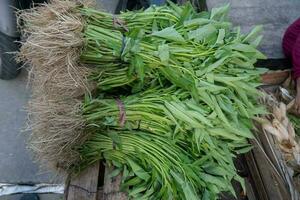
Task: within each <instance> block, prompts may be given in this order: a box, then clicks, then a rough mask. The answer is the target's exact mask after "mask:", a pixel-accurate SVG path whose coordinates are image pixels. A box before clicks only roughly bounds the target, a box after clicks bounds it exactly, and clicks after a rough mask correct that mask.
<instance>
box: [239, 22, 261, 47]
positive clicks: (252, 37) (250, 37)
mask: <svg viewBox="0 0 300 200" xmlns="http://www.w3.org/2000/svg"><path fill="white" fill-rule="evenodd" d="M262 30H263V27H262V25H259V26H255V28H254V29H252V31H251V32H250V33H249V34H248V35H247V36H246V37H245V38H244V39H243V42H247V43H249V44H250V43H251V42H253V41H254V40H256V39H257V37H258V35H259V34H261V32H262Z"/></svg>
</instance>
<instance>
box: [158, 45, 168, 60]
mask: <svg viewBox="0 0 300 200" xmlns="http://www.w3.org/2000/svg"><path fill="white" fill-rule="evenodd" d="M158 57H159V58H160V60H161V61H162V62H163V63H164V64H167V63H168V62H169V59H170V54H169V45H168V44H162V45H159V46H158Z"/></svg>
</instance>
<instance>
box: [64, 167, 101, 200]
mask: <svg viewBox="0 0 300 200" xmlns="http://www.w3.org/2000/svg"><path fill="white" fill-rule="evenodd" d="M99 164H100V162H97V163H95V164H93V165H91V166H90V167H88V168H86V169H85V170H84V171H82V172H81V173H80V175H78V176H75V177H71V178H70V182H69V184H68V186H67V189H66V196H65V199H67V200H97V189H98V178H99Z"/></svg>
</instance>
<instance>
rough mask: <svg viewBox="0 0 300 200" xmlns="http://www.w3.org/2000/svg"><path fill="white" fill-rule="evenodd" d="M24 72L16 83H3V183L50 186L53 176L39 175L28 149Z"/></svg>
mask: <svg viewBox="0 0 300 200" xmlns="http://www.w3.org/2000/svg"><path fill="white" fill-rule="evenodd" d="M26 79H27V73H26V72H25V70H23V71H22V73H21V74H20V75H19V76H18V77H17V78H16V79H13V80H0V111H1V114H0V183H28V182H34V183H39V182H47V183H49V182H51V179H52V177H54V176H53V175H51V174H50V173H46V172H40V171H39V169H38V167H37V165H36V164H34V163H33V161H32V157H31V155H30V152H29V151H28V150H27V149H26V144H25V143H26V140H27V138H28V134H29V133H28V132H27V133H26V132H22V131H21V130H22V129H23V128H24V127H25V118H26V112H25V110H24V106H25V105H26V103H27V101H28V98H29V90H28V89H27V88H26V83H27V81H26Z"/></svg>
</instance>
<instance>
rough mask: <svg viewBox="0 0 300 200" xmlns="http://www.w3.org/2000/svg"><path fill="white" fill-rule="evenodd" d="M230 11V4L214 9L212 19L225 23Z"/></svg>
mask: <svg viewBox="0 0 300 200" xmlns="http://www.w3.org/2000/svg"><path fill="white" fill-rule="evenodd" d="M228 11H229V4H226V5H225V6H223V7H219V8H212V9H211V14H210V19H214V20H217V21H224V20H225V18H226V17H227V14H228Z"/></svg>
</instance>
